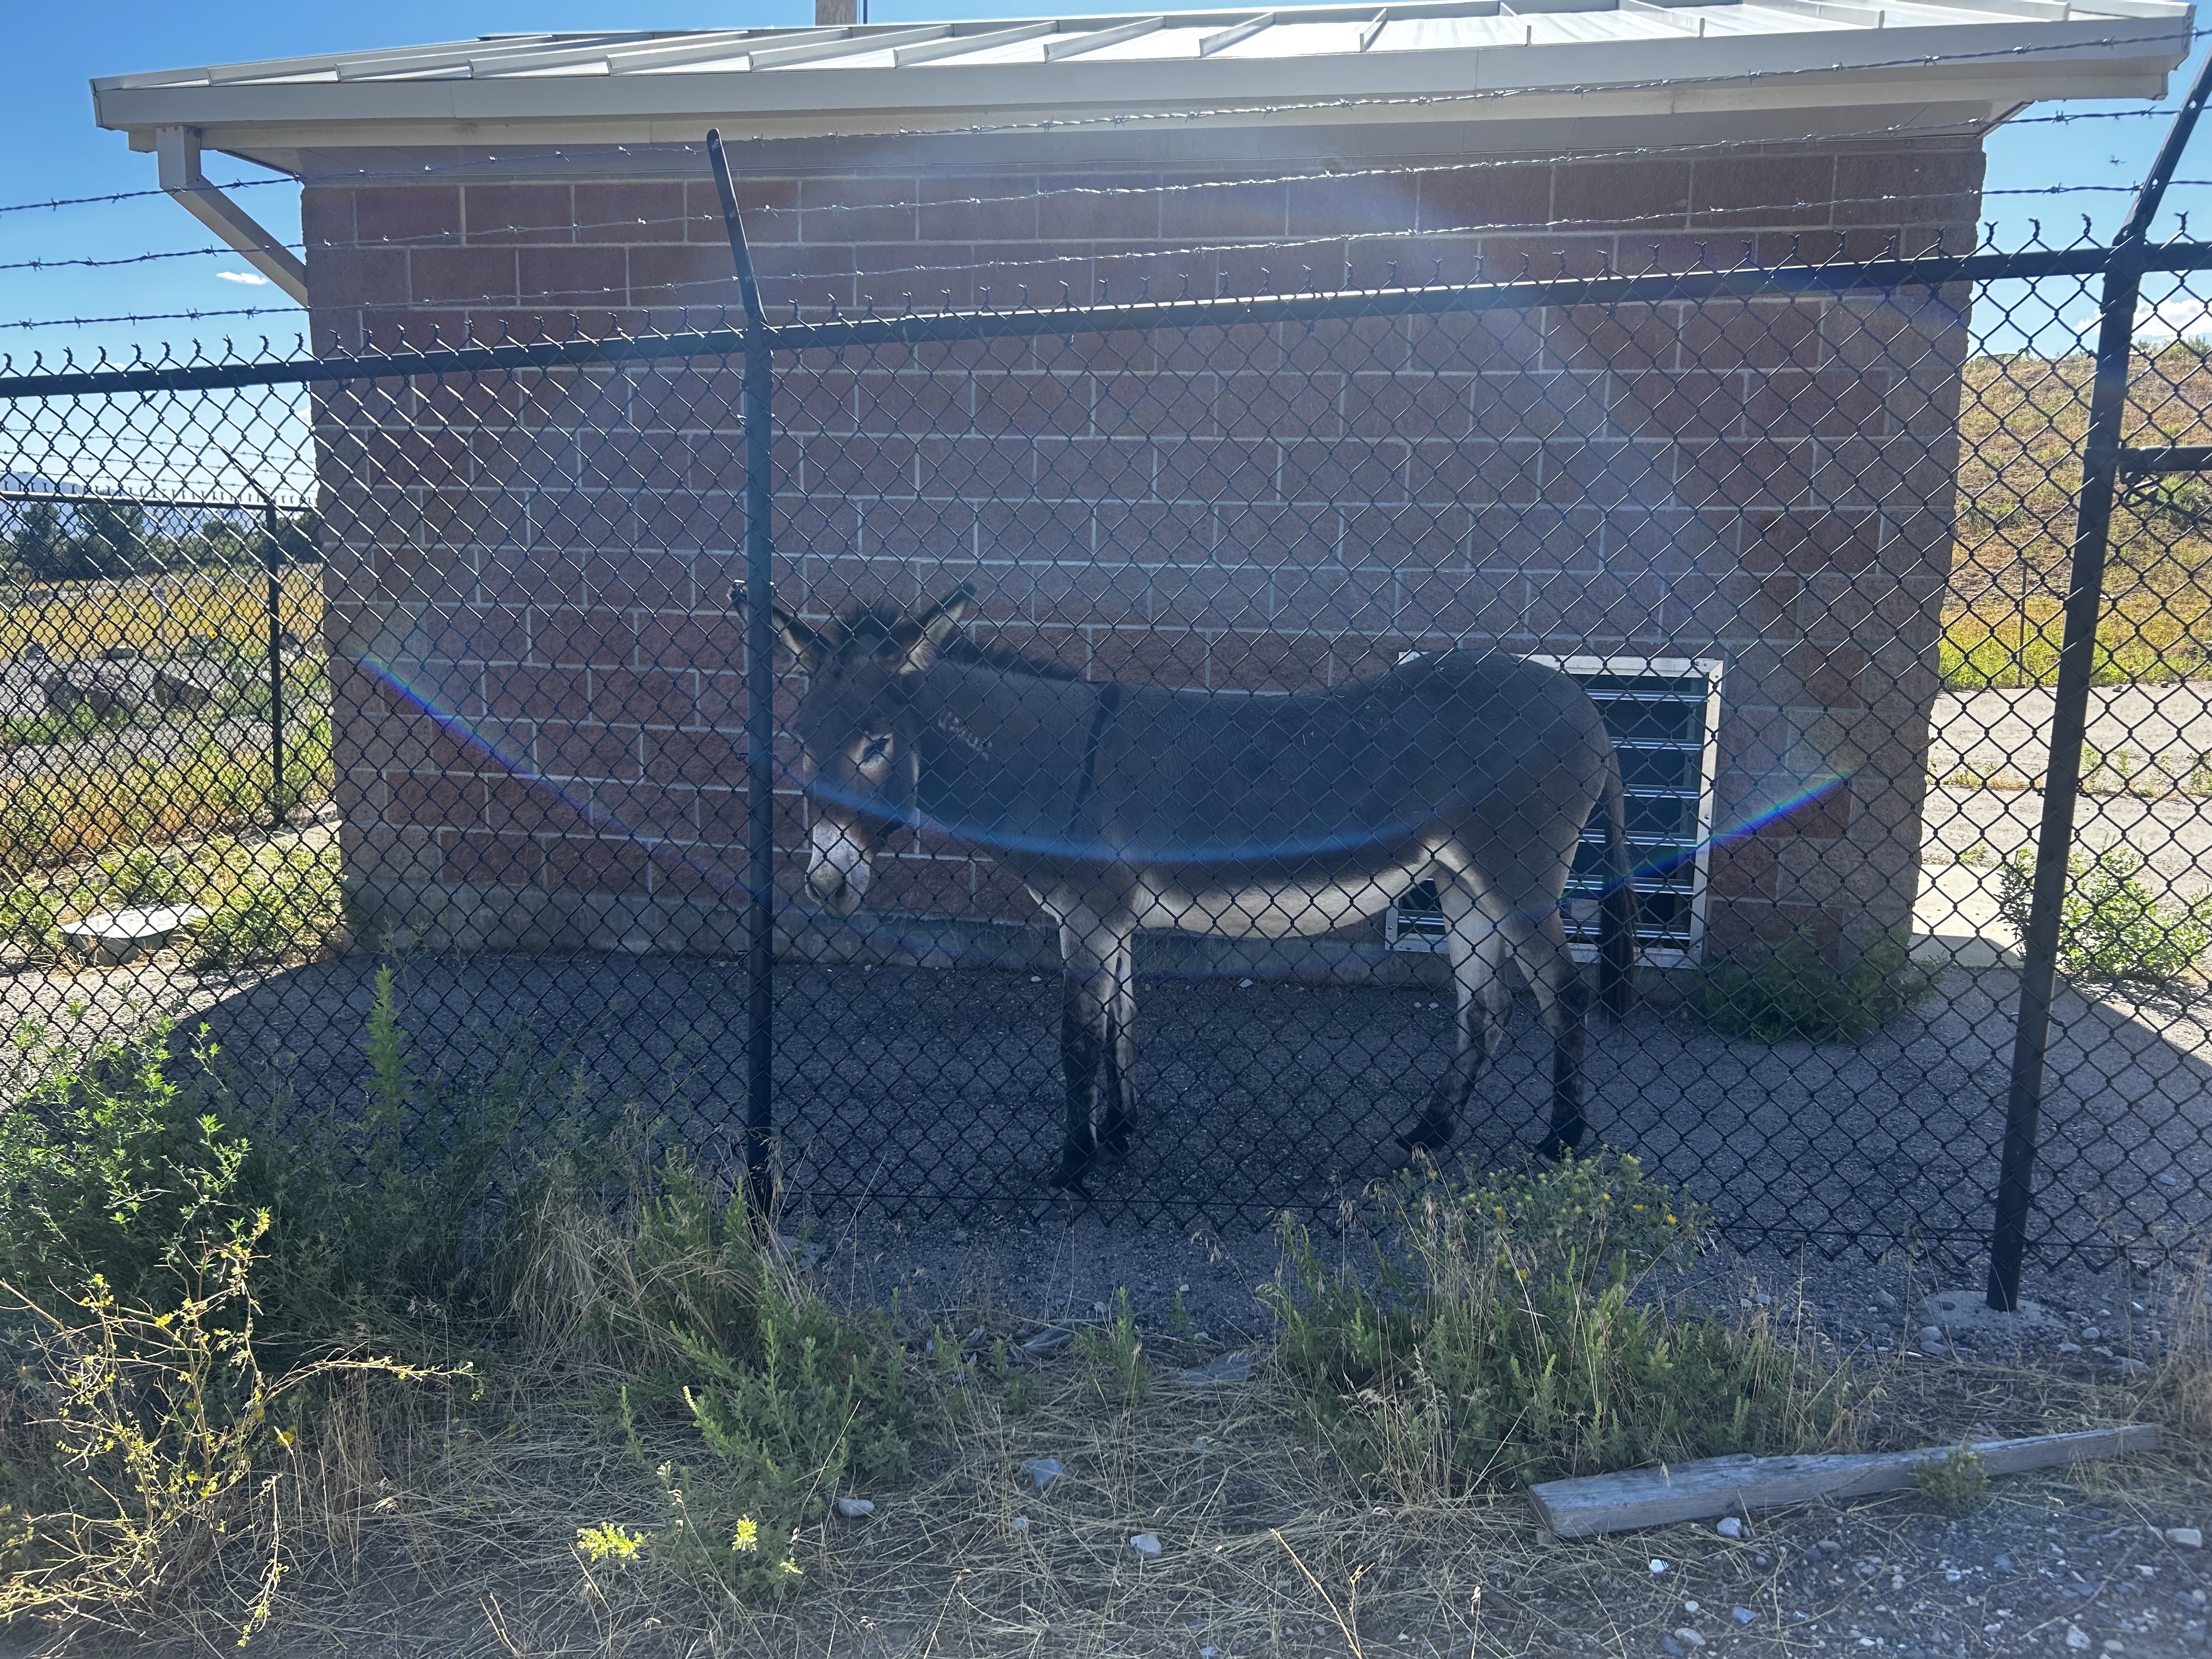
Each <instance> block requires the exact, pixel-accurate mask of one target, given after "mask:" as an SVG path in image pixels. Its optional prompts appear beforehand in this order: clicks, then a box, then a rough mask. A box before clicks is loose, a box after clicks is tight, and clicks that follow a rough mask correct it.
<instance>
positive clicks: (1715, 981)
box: [1695, 933, 1942, 1042]
mask: <svg viewBox="0 0 2212 1659" xmlns="http://www.w3.org/2000/svg"><path fill="white" fill-rule="evenodd" d="M1941 983H1942V969H1938V968H1927V967H1923V966H1921V965H1920V964H1918V963H1915V962H1913V961H1912V959H1911V953H1910V952H1909V951H1907V950H1906V949H1905V945H1903V944H1902V943H1901V942H1900V941H1899V940H1898V939H1895V938H1892V937H1885V938H1882V939H1878V940H1876V941H1875V943H1874V944H1873V945H1869V946H1868V947H1867V948H1866V949H1865V950H1864V951H1861V952H1860V953H1859V954H1858V955H1857V956H1856V957H1852V958H1851V959H1850V961H1849V962H1847V963H1845V964H1844V965H1843V966H1840V967H1839V966H1838V965H1837V964H1836V963H1832V962H1831V961H1829V960H1828V958H1827V957H1826V956H1825V955H1823V954H1822V952H1821V950H1820V946H1819V945H1817V944H1816V943H1814V939H1813V938H1812V936H1811V935H1810V934H1809V933H1798V934H1796V936H1795V937H1793V938H1791V939H1786V940H1784V942H1783V943H1782V944H1780V945H1775V946H1772V947H1771V948H1768V949H1762V950H1760V951H1758V952H1757V953H1756V954H1754V955H1753V956H1752V957H1749V958H1747V959H1745V960H1737V959H1735V958H1734V957H1723V958H1721V959H1720V960H1718V961H1716V962H1711V963H1706V964H1705V967H1704V968H1702V969H1700V970H1699V975H1698V980H1697V986H1696V991H1695V996H1696V1000H1697V1005H1698V1006H1699V1009H1700V1011H1701V1012H1703V1013H1704V1014H1705V1018H1707V1019H1709V1020H1711V1022H1712V1023H1713V1024H1715V1025H1717V1027H1719V1028H1720V1029H1721V1030H1723V1031H1727V1032H1729V1033H1730V1034H1731V1035H1733V1036H1750V1037H1757V1038H1759V1040H1760V1041H1761V1042H1781V1041H1783V1040H1784V1038H1788V1037H1802V1038H1805V1039H1806V1040H1808V1041H1809V1042H1861V1041H1863V1040H1864V1039H1865V1038H1867V1037H1869V1036H1872V1035H1873V1034H1874V1033H1875V1031H1877V1030H1880V1029H1881V1027H1882V1025H1883V1024H1886V1023H1887V1021H1888V1020H1889V1019H1891V1018H1893V1016H1895V1015H1897V1014H1899V1013H1901V1012H1904V1011H1905V1009H1907V1008H1911V1007H1913V1006H1916V1005H1917V1004H1919V1003H1922V1002H1924V1001H1926V1000H1928V998H1929V996H1931V995H1933V994H1935V991H1936V987H1937V986H1939V985H1940V984H1941Z"/></svg>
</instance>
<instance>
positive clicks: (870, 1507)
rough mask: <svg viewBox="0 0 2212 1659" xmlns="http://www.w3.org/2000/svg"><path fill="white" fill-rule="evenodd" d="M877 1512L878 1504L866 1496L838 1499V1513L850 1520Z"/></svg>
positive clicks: (856, 1519)
mask: <svg viewBox="0 0 2212 1659" xmlns="http://www.w3.org/2000/svg"><path fill="white" fill-rule="evenodd" d="M875 1512H876V1506H875V1505H874V1504H872V1503H870V1502H869V1501H868V1500H867V1499H866V1498H839V1499H838V1500H837V1513H838V1514H840V1515H842V1516H844V1517H845V1519H847V1520H848V1521H858V1520H859V1519H860V1517H861V1516H864V1515H873V1514H874V1513H875Z"/></svg>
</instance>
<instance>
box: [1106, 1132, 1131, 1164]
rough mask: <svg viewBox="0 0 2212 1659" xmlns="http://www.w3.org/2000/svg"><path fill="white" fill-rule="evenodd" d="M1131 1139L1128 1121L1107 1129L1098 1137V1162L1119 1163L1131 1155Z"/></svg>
mask: <svg viewBox="0 0 2212 1659" xmlns="http://www.w3.org/2000/svg"><path fill="white" fill-rule="evenodd" d="M1130 1139H1131V1131H1130V1128H1129V1126H1128V1125H1127V1124H1126V1123H1120V1124H1116V1125H1115V1126H1114V1127H1112V1128H1110V1129H1109V1130H1107V1131H1106V1133H1104V1134H1102V1135H1100V1136H1099V1137H1098V1162H1099V1163H1100V1164H1109V1165H1110V1164H1119V1163H1120V1162H1121V1160H1122V1159H1123V1158H1127V1157H1128V1155H1129V1141H1130Z"/></svg>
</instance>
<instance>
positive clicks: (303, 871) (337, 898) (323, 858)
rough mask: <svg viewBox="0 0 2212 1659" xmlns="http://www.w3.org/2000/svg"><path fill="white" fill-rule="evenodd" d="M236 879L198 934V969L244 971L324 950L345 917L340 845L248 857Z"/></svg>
mask: <svg viewBox="0 0 2212 1659" xmlns="http://www.w3.org/2000/svg"><path fill="white" fill-rule="evenodd" d="M232 873H233V878H234V883H235V884H234V885H233V886H231V887H230V888H229V889H228V891H224V892H222V894H221V896H214V895H213V894H210V895H209V896H210V897H212V898H213V900H214V902H213V903H212V904H211V905H210V908H209V910H208V915H207V917H206V919H205V920H204V921H202V922H201V923H200V924H199V925H198V926H197V927H195V928H194V929H193V931H192V943H191V962H192V966H193V967H195V968H198V969H210V968H244V967H250V966H253V965H255V964H258V963H273V962H283V961H287V960H292V959H296V958H299V957H312V956H314V955H317V954H318V953H319V952H320V951H322V949H323V948H324V946H325V945H326V944H327V943H328V942H329V940H330V938H331V934H332V933H333V932H334V931H335V930H336V929H337V925H338V921H339V918H340V914H341V902H342V897H341V890H340V885H339V878H338V848H337V842H331V843H329V844H328V845H327V846H325V847H324V848H319V849H311V848H303V847H292V848H281V849H267V850H264V852H262V853H261V854H258V855H255V854H248V855H247V856H246V858H245V859H244V860H242V867H241V868H240V869H238V870H236V871H235V872H232Z"/></svg>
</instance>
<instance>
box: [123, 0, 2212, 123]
mask: <svg viewBox="0 0 2212 1659" xmlns="http://www.w3.org/2000/svg"><path fill="white" fill-rule="evenodd" d="M2193 15H2194V14H2193V12H2192V11H2189V10H2183V11H2181V12H2179V14H2178V15H2169V16H2167V17H2161V18H2157V19H2144V20H2142V21H2140V22H2130V23H2126V24H2116V23H2114V22H2113V21H2112V20H2109V19H2077V20H2075V21H2072V22H2067V23H2035V22H2021V23H2018V24H2000V23H1974V24H1960V25H1938V26H1935V27H1915V28H1911V29H1882V30H1874V29H1856V28H1854V29H1839V30H1820V31H1815V32H1808V33H1801V34H1777V35H1707V36H1706V37H1705V38H1703V39H1697V38H1694V37H1691V36H1688V35H1684V36H1681V37H1680V38H1674V39H1657V40H1653V39H1640V40H1619V41H1614V40H1607V41H1566V42H1558V43H1550V44H1546V45H1542V46H1501V47H1489V48H1468V49H1455V50H1441V51H1431V52H1365V53H1358V54H1334V53H1333V54H1328V55H1325V56H1315V57H1307V58H1222V57H1219V56H1215V57H1212V58H1204V59H1198V58H1188V59H1184V58H1164V59H1148V60H1144V61H1140V62H1128V63H1117V62H1113V61H1106V62H1098V61H1087V60H1086V59H1085V58H1083V57H1081V56H1075V57H1071V58H1063V59H1060V60H1059V61H1056V62H1051V63H1019V64H981V65H961V64H939V65H935V66H933V68H932V70H931V72H930V73H929V74H927V75H926V76H924V75H914V74H910V73H908V72H907V71H905V70H896V69H847V70H838V71H837V72H836V74H835V75H830V74H827V73H821V74H817V73H815V72H812V71H811V70H801V69H797V68H794V69H792V70H786V71H783V72H781V73H779V74H775V75H759V74H748V75H744V76H736V75H731V74H726V73H706V74H683V73H667V72H664V73H661V74H657V75H649V76H647V75H625V76H591V77H580V78H569V79H560V80H545V79H520V78H502V77H499V76H492V77H489V78H487V79H484V80H481V81H476V80H466V81H437V82H409V81H377V82H347V83H343V84H334V83H331V82H320V83H313V84H292V85H275V86H270V85H260V86H223V87H144V88H113V89H112V90H109V91H106V92H103V93H101V94H99V96H98V97H97V99H96V100H95V108H96V112H97V118H98V121H99V124H100V125H101V126H104V127H108V128H111V129H121V130H125V131H130V132H131V133H132V134H133V143H134V145H135V144H137V143H139V139H138V137H137V135H139V134H140V133H142V132H149V131H150V129H152V128H154V127H155V126H159V125H191V126H197V127H201V128H203V129H221V130H222V133H223V134H224V135H227V136H231V137H234V140H235V141H236V142H240V143H244V142H247V141H249V140H253V141H258V142H261V143H276V142H277V141H276V134H277V133H278V132H279V131H282V132H283V133H285V134H287V135H290V136H289V137H287V138H286V139H284V140H283V143H289V144H298V145H305V146H313V147H326V146H330V145H340V146H345V145H352V144H361V143H407V144H422V143H444V144H453V143H466V144H477V143H488V142H491V141H493V140H494V139H495V138H496V141H497V142H499V143H517V142H538V139H537V138H536V137H534V135H535V134H537V133H539V132H549V133H550V131H555V130H558V131H561V132H562V133H563V134H564V135H565V136H564V137H562V138H561V139H558V140H554V139H550V138H547V139H545V140H544V142H559V143H577V142H592V137H590V136H586V135H595V136H596V137H597V141H598V142H605V143H647V142H661V143H665V142H670V141H671V140H672V139H675V138H677V137H679V136H680V137H682V138H684V139H687V140H690V141H694V142H696V138H697V136H698V133H699V132H700V131H704V129H705V127H706V126H707V125H709V124H713V123H719V124H720V125H721V126H722V128H723V131H725V132H726V133H737V132H752V131H759V132H762V133H764V134H765V133H769V132H773V133H775V135H777V136H795V135H796V134H798V133H799V132H802V131H811V132H815V133H818V134H820V135H821V136H823V137H834V136H836V135H837V134H838V133H839V132H841V131H842V132H856V131H858V132H866V131H884V130H887V129H889V130H896V129H899V128H911V127H915V126H916V125H922V126H926V125H928V124H929V123H932V122H939V121H943V122H948V123H949V122H950V121H951V120H952V119H954V118H956V117H957V118H959V119H960V120H963V121H969V122H972V121H979V120H980V121H994V120H1005V119H1013V118H1018V117H1017V116H1016V115H1015V114H1014V112H1016V111H1038V112H1046V113H1052V112H1058V113H1060V114H1063V115H1065V114H1068V113H1070V112H1073V111H1075V110H1077V109H1090V108H1094V107H1095V108H1102V109H1115V110H1121V111H1125V112H1143V111H1146V110H1165V111H1173V110H1176V109H1186V108H1196V109H1204V108H1220V107H1223V106H1233V105H1235V104H1237V103H1239V102H1244V101H1249V102H1251V103H1253V104H1255V105H1259V104H1266V105H1272V106H1278V108H1277V112H1276V113H1274V114H1273V115H1271V116H1267V117H1255V118H1254V119H1255V120H1264V121H1265V122H1266V124H1267V125H1289V124H1295V123H1298V122H1301V121H1304V120H1309V119H1313V118H1319V117H1320V114H1321V112H1318V111H1313V112H1308V111H1291V110H1283V109H1280V107H1279V106H1282V105H1284V104H1286V103H1292V102H1296V101H1298V100H1314V101H1315V102H1316V103H1317V104H1318V103H1322V102H1325V101H1328V100H1339V99H1345V98H1363V97H1377V98H1395V97H1407V96H1419V95H1424V94H1445V95H1449V94H1453V93H1462V92H1481V91H1500V92H1504V91H1512V92H1516V93H1517V94H1519V95H1516V96H1512V97H1501V98H1498V99H1495V100H1480V99H1478V100H1469V101H1467V102H1464V103H1458V104H1443V105H1432V106H1425V107H1424V108H1421V109H1420V110H1419V112H1418V118H1420V119H1424V120H1430V121H1434V120H1443V119H1458V120H1464V121H1469V122H1479V121H1486V120H1492V119H1528V118H1535V117H1538V116H1539V115H1540V114H1541V116H1542V117H1544V118H1559V117H1569V118H1591V117H1599V116H1605V115H1609V114H1614V113H1624V114H1625V113H1633V112H1644V111H1647V110H1651V109H1666V108H1713V107H1726V108H1741V109H1768V108H1787V107H1792V106H1799V107H1806V108H1808V109H1809V108H1814V107H1821V106H1832V105H1836V104H1838V103H1841V104H1844V105H1854V104H1866V103H1876V102H1880V103H1912V102H1921V101H1925V102H1929V103H1938V102H1948V101H1960V100H1966V99H1972V98H1973V97H1976V96H1978V97H1980V98H1982V99H1984V100H1987V101H1990V102H1992V103H1996V104H1999V105H2010V104H2012V103H2015V102H2018V101H2021V100H2022V99H2024V98H2035V99H2045V98H2054V97H2076V98H2080V97H2089V98H2107V97H2129V96H2143V95H2155V94H2156V93H2157V92H2158V91H2159V90H2160V88H2162V87H2163V84H2164V80H2165V76H2166V74H2167V72H2168V71H2170V70H2171V69H2172V66H2173V65H2175V64H2179V62H2180V61H2181V60H2182V58H2184V57H2185V55H2186V53H2187V50H2188V46H2189V39H2190V27H2191V21H2192V18H2193ZM2119 31H2124V34H2123V35H2122V38H2121V39H2120V40H2118V41H2117V42H2116V41H2115V40H2114V36H2115V33H2116V32H2119ZM901 33H903V31H902V32H901ZM917 33H919V32H918V31H917ZM909 38H911V37H909ZM878 44H889V43H888V42H884V41H882V40H881V37H878ZM2015 47H2036V48H2039V50H2037V51H2034V52H2028V53H2015V52H2014V51H2013V50H2012V49H2013V48H2015ZM1947 57H1949V58H1954V59H1955V60H1956V61H1953V62H1948V63H1946V62H1943V61H1942V59H1944V58H1947ZM1907 59H1909V60H1911V61H1909V62H1905V63H1900V62H1899V61H1898V60H1907ZM1930 59H1933V60H1936V61H1932V62H1931V61H1929V60H1930ZM1731 76H1759V77H1762V78H1758V79H1749V80H1729V79H1725V78H1719V79H1717V77H1731ZM1669 78H1674V79H1677V80H1679V81H1680V82H1683V84H1680V85H1677V86H1674V87H1663V86H1655V85H1653V84H1652V83H1654V82H1663V81H1666V80H1668V79H1669ZM1607 82H1634V83H1641V84H1639V85H1638V86H1636V87H1635V88H1634V89H1632V90H1622V91H1610V90H1608V89H1607ZM1939 86H1940V87H1942V88H1948V90H1944V91H1939V90H1938V88H1939ZM2031 88H2033V90H2031ZM1348 113H1350V114H1351V115H1352V116H1354V117H1358V118H1370V119H1387V118H1390V116H1389V112H1387V111H1386V110H1384V109H1381V108H1377V109H1371V110H1364V111H1363V110H1359V109H1353V110H1352V111H1350V112H1348ZM1224 119H1225V120H1229V121H1233V120H1234V119H1235V118H1224ZM341 132H343V133H344V134H345V135H346V136H345V137H343V138H341V137H338V135H339V134H340V133H341ZM386 133H389V134H390V135H391V136H390V137H385V136H383V135H384V134H386ZM403 135H404V136H403ZM207 142H208V144H209V147H210V148H216V147H223V148H228V147H230V146H229V145H228V144H227V143H224V142H223V139H222V137H217V136H216V135H215V134H213V133H210V137H209V138H208V140H207Z"/></svg>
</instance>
